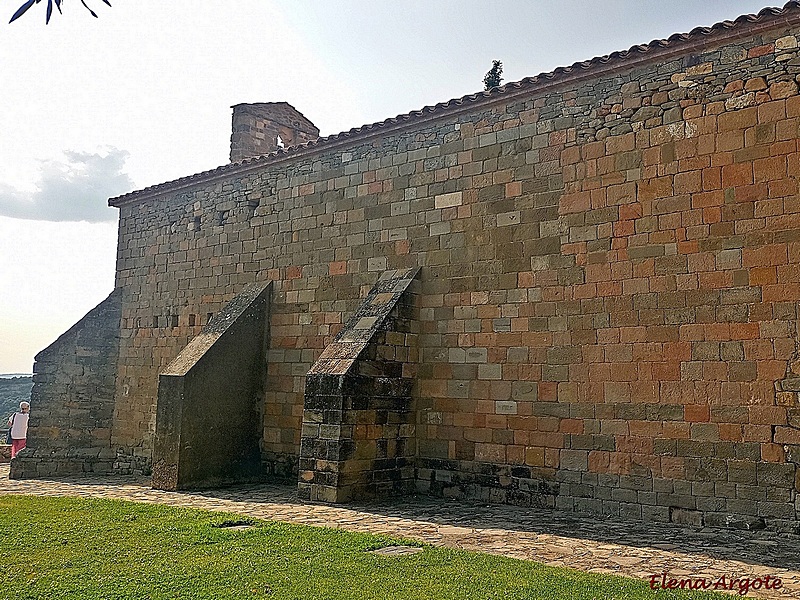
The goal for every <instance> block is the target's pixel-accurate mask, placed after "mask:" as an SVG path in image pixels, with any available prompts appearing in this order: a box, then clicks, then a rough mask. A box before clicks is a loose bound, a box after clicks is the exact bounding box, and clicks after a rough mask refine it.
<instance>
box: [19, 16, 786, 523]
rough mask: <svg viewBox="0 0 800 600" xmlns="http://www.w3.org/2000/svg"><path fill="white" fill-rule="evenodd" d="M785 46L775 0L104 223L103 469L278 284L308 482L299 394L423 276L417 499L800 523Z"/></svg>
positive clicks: (272, 351)
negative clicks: (398, 285) (381, 298)
mask: <svg viewBox="0 0 800 600" xmlns="http://www.w3.org/2000/svg"><path fill="white" fill-rule="evenodd" d="M799 35H800V6H798V4H797V3H794V2H792V3H789V4H787V5H786V7H784V9H781V10H771V11H762V13H761V14H760V15H759V16H758V17H749V18H742V19H738V20H737V21H736V22H733V23H730V22H726V23H724V24H721V25H718V26H715V27H714V28H711V29H707V30H699V29H698V30H695V31H693V32H692V33H691V34H688V35H685V36H673V37H672V38H670V39H669V40H668V41H663V42H654V43H651V44H649V45H648V46H644V47H636V48H633V49H631V50H630V51H629V52H623V53H615V54H614V55H612V56H610V57H606V58H603V59H595V60H593V61H591V62H589V63H582V64H576V65H573V67H571V68H567V69H560V70H557V71H556V72H554V73H552V74H547V75H543V76H539V77H536V78H531V79H527V80H524V81H522V82H519V83H517V84H510V85H508V86H505V87H504V88H501V89H500V90H496V91H494V92H492V93H486V94H478V95H476V96H473V97H466V98H463V99H460V100H458V101H451V102H448V103H446V104H441V105H437V106H435V107H429V108H426V109H424V110H422V111H419V112H418V113H412V114H411V115H406V116H404V117H401V118H398V119H392V120H389V121H386V122H384V123H380V124H376V125H373V126H368V127H364V128H362V129H360V130H354V131H351V132H348V133H347V134H340V135H338V136H332V137H330V138H325V139H322V140H319V141H317V142H313V141H312V142H311V143H309V144H307V145H304V146H299V147H293V148H290V149H287V150H278V151H277V152H276V153H273V154H271V155H269V156H266V157H261V158H253V159H250V160H245V161H244V162H242V163H239V164H233V165H229V166H225V167H220V168H219V169H217V170H215V171H210V172H207V173H202V174H199V175H196V176H193V177H189V178H185V179H182V180H178V181H176V182H172V183H168V184H164V185H162V186H156V187H154V188H148V189H146V190H143V191H140V192H136V193H133V194H130V195H127V196H122V197H120V198H116V199H113V200H112V201H111V204H112V205H114V206H118V207H119V209H120V231H119V247H118V269H117V281H116V285H117V288H118V292H117V293H119V294H120V298H121V303H122V309H121V320H120V324H121V326H120V329H119V360H118V369H117V377H116V394H115V401H114V419H113V426H112V430H111V444H110V447H111V448H113V449H114V450H115V452H117V453H119V456H118V458H117V461H118V465H128V466H129V468H131V469H144V470H147V469H149V467H150V464H151V461H152V448H153V433H154V428H155V414H156V399H157V397H158V390H157V385H158V374H159V372H160V371H162V370H163V369H164V367H166V366H167V364H168V363H169V362H170V361H171V360H172V359H174V358H175V357H176V356H177V355H178V353H179V352H180V351H181V349H182V348H183V347H184V346H186V345H187V343H188V342H189V341H190V340H191V339H192V338H193V337H194V336H196V335H197V334H198V333H200V331H201V327H202V326H203V325H205V324H206V322H207V320H208V318H209V316H211V315H213V314H215V313H218V312H219V311H220V310H221V309H222V308H223V307H224V306H225V305H226V303H227V302H228V301H230V300H231V299H232V298H233V297H234V296H235V295H236V294H238V293H239V292H240V291H241V290H242V289H244V288H245V286H246V285H248V284H250V283H252V282H256V281H272V282H274V284H273V285H274V293H273V297H272V304H271V310H270V324H269V326H270V347H269V351H268V356H267V361H266V362H267V378H266V382H265V393H264V397H263V413H264V422H263V438H262V440H261V457H262V461H263V471H264V473H265V474H271V475H275V476H284V477H293V478H294V477H297V474H298V468H299V467H298V459H299V457H300V456H301V437H303V435H304V434H303V431H309V427H307V425H310V424H311V422H306V423H305V424H304V394H305V395H306V397H305V404H306V406H308V404H309V397H308V393H309V388H308V387H307V381H312V380H313V378H311V379H307V373H308V371H309V369H310V368H311V367H312V365H314V363H315V362H316V361H317V360H318V359H319V358H320V356H321V355H322V354H323V351H324V350H325V348H326V347H328V346H329V345H330V344H331V343H332V342H333V341H334V338H335V336H336V335H337V334H338V333H339V332H340V330H341V329H342V328H343V327H344V324H345V323H346V322H347V321H348V320H349V319H350V318H351V316H352V315H353V314H354V313H355V312H356V311H357V309H358V307H359V306H360V305H361V303H362V302H363V298H365V297H366V296H367V294H368V293H369V291H370V290H371V289H372V288H373V286H374V285H375V284H376V282H378V281H379V280H380V278H381V276H382V274H383V273H384V272H386V271H391V270H406V269H415V268H420V271H419V274H418V275H417V279H418V282H419V284H418V289H417V290H416V293H415V295H414V296H415V298H416V300H415V303H416V306H415V309H414V310H415V311H416V314H418V321H416V322H415V324H414V332H413V334H414V336H415V338H414V343H415V344H416V352H417V355H418V356H417V358H418V362H417V364H416V365H415V366H414V369H413V370H414V371H415V378H414V380H413V381H414V383H413V387H412V390H411V397H412V404H413V413H412V415H413V423H412V425H413V440H414V443H413V445H410V446H408V447H413V448H414V455H413V456H412V457H410V458H409V462H408V463H407V464H411V466H412V467H413V473H414V487H415V489H416V490H418V491H420V492H426V493H432V494H436V495H441V496H454V497H465V498H480V499H483V500H490V501H496V502H510V503H515V504H524V505H528V504H530V505H542V506H555V507H558V508H564V509H575V510H581V511H591V512H596V513H603V514H611V515H621V516H625V517H636V518H644V519H655V520H673V521H682V522H685V521H688V522H696V523H700V522H704V523H706V524H711V525H731V524H737V525H747V526H761V525H763V524H766V525H769V526H775V527H780V528H787V527H796V526H797V522H798V513H797V511H798V508H800V501H798V498H797V491H798V486H799V485H800V479H799V478H798V469H797V465H798V464H800V405H799V402H800V400H799V399H798V393H800V384H799V383H798V382H799V381H800V361H798V358H797V357H798V331H797V323H798V317H799V316H798V301H800V197H798V185H797V177H798V174H799V173H800V154H799V153H798V132H799V131H800V129H799V128H800V96H798V85H797V78H798V75H800V54H799V53H798V36H799ZM259 127H260V125H259ZM334 396H335V395H333V396H331V398H333V397H334ZM53 402H56V399H54V400H53ZM306 412H308V411H306ZM307 417H309V418H310V415H307ZM311 430H313V431H319V429H316V430H314V428H313V427H312V428H311ZM405 431H406V433H408V432H409V429H408V428H407V429H406V430H405ZM370 443H372V442H370ZM362 448H363V446H362ZM31 452H32V451H31ZM29 455H30V454H29ZM25 460H26V461H27V460H28V459H25ZM20 464H23V463H20ZM24 464H27V462H25V463H24ZM315 464H316V465H317V466H320V465H322V466H325V463H315ZM308 466H309V465H305V466H303V467H302V468H301V469H300V473H301V475H303V474H305V476H306V477H315V478H317V479H316V481H318V482H325V481H327V482H332V481H335V480H336V478H335V477H333V476H329V475H324V474H321V473H322V472H320V471H314V469H313V468H312V469H308V468H306V467H308ZM26 469H27V467H26ZM26 474H28V471H27V470H26V471H25V473H20V476H22V475H26ZM345 479H346V478H345ZM300 481H301V489H305V490H309V489H312V488H309V487H308V486H306V487H302V484H303V482H305V483H306V484H307V483H308V481H307V480H304V479H302V477H301V480H300ZM397 481H400V482H402V481H404V479H403V478H402V477H401V478H400V479H398V480H397ZM351 483H352V482H351ZM348 485H349V484H348ZM404 485H405V484H403V483H400V484H398V485H397V487H396V488H392V490H393V491H403V490H404V489H405V488H404ZM312 487H313V486H312ZM357 487H358V486H357V485H356V488H357ZM356 488H353V489H356ZM318 489H322V488H318ZM372 489H375V488H372ZM304 493H313V492H308V491H306V492H304ZM332 493H333V492H332ZM333 494H334V496H335V495H336V494H335V493H333ZM345 495H346V494H345ZM320 497H322V496H320ZM334 499H336V498H334Z"/></svg>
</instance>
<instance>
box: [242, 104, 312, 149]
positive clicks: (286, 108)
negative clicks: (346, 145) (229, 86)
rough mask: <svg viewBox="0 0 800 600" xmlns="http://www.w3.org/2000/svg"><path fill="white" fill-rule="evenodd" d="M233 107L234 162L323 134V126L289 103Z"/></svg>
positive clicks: (295, 144)
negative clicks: (315, 123)
mask: <svg viewBox="0 0 800 600" xmlns="http://www.w3.org/2000/svg"><path fill="white" fill-rule="evenodd" d="M232 108H233V127H232V133H231V162H239V161H241V160H245V159H247V158H254V157H256V156H263V155H264V154H269V153H270V152H274V151H275V150H277V149H278V148H280V147H288V146H297V145H299V144H303V143H305V142H308V141H310V140H315V139H317V138H318V137H319V129H317V128H316V127H315V126H314V124H313V123H312V122H311V121H309V120H308V119H306V118H305V117H304V116H303V115H302V114H301V113H300V112H299V111H297V110H296V109H295V108H294V107H293V106H292V105H291V104H288V103H287V102H258V103H255V104H237V105H236V106H233V107H232Z"/></svg>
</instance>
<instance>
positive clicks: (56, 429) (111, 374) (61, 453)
mask: <svg viewBox="0 0 800 600" xmlns="http://www.w3.org/2000/svg"><path fill="white" fill-rule="evenodd" d="M120 314H121V300H120V291H119V290H117V291H114V292H112V293H111V294H110V295H109V296H108V298H106V299H105V300H103V301H102V302H101V303H100V304H98V305H97V306H96V307H95V308H93V309H92V310H90V311H89V312H88V313H87V314H86V316H84V317H83V319H81V320H80V321H78V322H77V323H76V324H75V325H73V326H72V328H70V329H69V331H67V332H66V333H64V334H63V335H62V336H61V337H59V338H58V339H57V340H56V341H55V342H53V343H52V344H51V345H50V346H48V347H47V348H46V349H44V350H42V351H41V352H40V353H39V354H37V355H36V362H35V363H34V366H33V371H34V374H33V390H32V391H31V404H32V405H33V406H35V407H36V410H34V411H32V412H31V418H30V425H29V429H28V447H27V448H26V449H25V450H23V451H22V452H20V454H19V455H18V456H17V457H16V458H15V459H14V461H13V462H12V464H11V475H10V476H11V478H12V479H23V478H26V477H36V476H41V475H70V474H78V473H86V472H92V473H108V472H111V470H112V468H113V464H114V461H115V460H116V456H117V452H116V450H114V449H112V448H111V424H112V418H113V415H114V391H115V381H116V375H117V353H118V349H119V323H120Z"/></svg>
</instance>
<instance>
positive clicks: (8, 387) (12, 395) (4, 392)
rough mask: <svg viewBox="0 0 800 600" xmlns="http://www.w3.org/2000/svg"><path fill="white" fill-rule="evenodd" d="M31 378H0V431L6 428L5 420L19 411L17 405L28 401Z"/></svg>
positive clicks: (31, 384) (31, 385) (31, 383)
mask: <svg viewBox="0 0 800 600" xmlns="http://www.w3.org/2000/svg"><path fill="white" fill-rule="evenodd" d="M32 387H33V377H12V378H11V379H2V378H0V429H5V428H6V419H8V417H9V415H10V414H11V413H13V412H15V411H17V410H19V403H20V402H22V401H23V400H30V398H31V388H32Z"/></svg>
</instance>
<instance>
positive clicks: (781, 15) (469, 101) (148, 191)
mask: <svg viewBox="0 0 800 600" xmlns="http://www.w3.org/2000/svg"><path fill="white" fill-rule="evenodd" d="M790 18H792V19H793V20H798V19H800V0H791V1H790V2H787V3H786V4H785V5H784V6H783V8H772V7H770V8H764V9H762V10H760V11H759V12H758V14H746V15H741V16H740V17H737V18H736V19H734V20H733V21H721V22H719V23H716V24H714V25H712V26H711V27H695V28H694V29H692V30H691V31H690V32H689V33H675V34H673V35H671V36H669V37H668V38H667V39H660V40H653V41H651V42H650V43H649V44H637V45H634V46H631V47H630V48H629V49H628V50H620V51H617V52H612V53H611V54H607V55H605V56H597V57H594V58H592V59H590V60H586V61H580V62H576V63H573V64H571V65H569V66H566V67H557V68H556V69H554V70H553V71H550V72H548V73H540V74H539V75H534V76H533V77H526V78H525V79H522V80H520V81H515V82H512V83H508V84H506V85H504V86H501V87H498V88H494V89H493V90H491V91H484V92H478V93H475V94H469V95H466V96H462V97H461V98H454V99H452V100H448V101H447V102H440V103H438V104H435V105H433V106H425V107H423V108H421V109H419V110H415V111H411V112H409V113H406V114H402V115H398V116H396V117H393V118H390V119H386V120H384V121H379V122H377V123H371V124H368V125H363V126H361V127H356V128H353V129H350V130H349V131H343V132H341V133H337V134H333V135H329V136H326V137H321V138H318V139H316V140H312V141H309V142H306V143H305V144H299V145H297V146H289V147H286V148H279V149H278V150H276V151H275V152H272V153H270V154H265V155H263V156H259V157H256V158H250V159H246V160H243V161H241V162H237V163H231V164H227V165H223V166H221V167H217V168H216V169H212V170H209V171H203V172H201V173H197V174H195V175H190V176H188V177H182V178H180V179H175V180H173V181H168V182H166V183H161V184H158V185H154V186H150V187H147V188H144V189H142V190H138V191H134V192H130V193H128V194H123V195H121V196H117V197H115V198H111V199H109V201H108V203H109V205H110V206H119V205H120V204H124V203H126V202H129V201H132V200H135V199H138V198H141V197H150V196H154V195H158V194H160V193H162V192H167V191H173V190H176V189H180V188H184V187H188V186H191V185H194V184H196V183H202V182H205V181H207V180H209V179H216V178H218V177H224V176H227V175H229V174H232V173H239V172H243V171H248V170H251V169H253V168H256V167H260V166H261V165H266V164H270V163H274V162H281V161H283V160H287V159H289V158H291V157H294V156H295V155H301V154H306V153H309V152H312V151H316V149H317V148H320V149H322V148H327V147H335V146H338V145H341V144H342V143H347V142H350V141H353V140H358V139H361V138H365V137H369V136H370V135H374V134H379V133H383V132H385V131H390V130H394V129H398V128H401V127H403V126H404V125H405V124H406V123H409V122H416V121H419V120H421V119H424V118H426V117H428V118H432V117H434V116H435V117H438V116H439V115H441V114H443V113H445V112H448V113H449V112H452V111H456V110H458V109H459V108H461V107H471V106H473V105H481V104H484V103H485V104H489V103H493V102H495V101H497V100H498V99H502V98H503V97H505V96H510V95H516V94H517V93H519V92H524V91H528V90H535V89H537V88H540V87H542V86H544V85H547V84H548V83H550V82H560V81H571V80H574V79H579V78H582V77H584V76H588V75H590V74H591V73H592V72H593V71H594V70H597V69H598V68H603V67H605V68H608V67H609V66H612V67H614V66H616V65H619V67H620V68H624V67H625V66H628V65H629V64H630V63H632V62H638V61H639V60H648V61H649V60H655V59H656V58H659V57H662V56H663V55H664V54H665V53H666V54H669V53H671V52H673V51H674V52H676V53H677V52H680V51H681V50H683V49H685V46H686V45H689V44H698V43H699V44H703V43H704V42H706V41H708V43H713V42H714V41H715V39H714V38H715V36H720V35H722V36H728V35H736V34H739V35H742V36H744V35H747V34H748V33H750V32H751V30H752V29H753V27H757V26H759V25H763V28H764V29H768V28H771V27H775V26H778V25H780V23H781V22H788V21H789V19H790Z"/></svg>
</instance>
